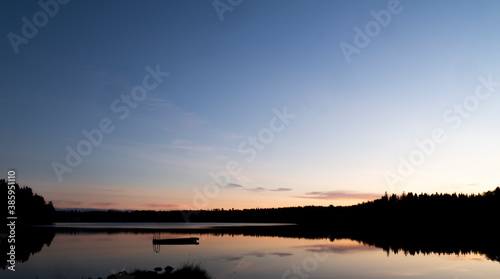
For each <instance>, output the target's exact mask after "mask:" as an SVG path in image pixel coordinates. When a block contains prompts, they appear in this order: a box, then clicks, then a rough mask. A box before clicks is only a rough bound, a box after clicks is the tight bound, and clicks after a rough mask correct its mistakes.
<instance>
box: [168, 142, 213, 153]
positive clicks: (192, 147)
mask: <svg viewBox="0 0 500 279" xmlns="http://www.w3.org/2000/svg"><path fill="white" fill-rule="evenodd" d="M172 147H173V148H177V149H184V150H188V151H198V152H212V151H214V149H213V148H211V147H208V146H204V145H200V144H197V143H195V142H192V141H189V140H183V139H176V140H173V141H172Z"/></svg>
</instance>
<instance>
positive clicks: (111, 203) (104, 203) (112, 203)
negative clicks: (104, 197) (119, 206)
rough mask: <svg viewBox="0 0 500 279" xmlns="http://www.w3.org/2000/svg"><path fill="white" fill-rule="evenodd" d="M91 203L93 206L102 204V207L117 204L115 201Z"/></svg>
mask: <svg viewBox="0 0 500 279" xmlns="http://www.w3.org/2000/svg"><path fill="white" fill-rule="evenodd" d="M90 205H92V206H102V207H105V206H112V205H115V203H114V202H94V203H91V204H90Z"/></svg>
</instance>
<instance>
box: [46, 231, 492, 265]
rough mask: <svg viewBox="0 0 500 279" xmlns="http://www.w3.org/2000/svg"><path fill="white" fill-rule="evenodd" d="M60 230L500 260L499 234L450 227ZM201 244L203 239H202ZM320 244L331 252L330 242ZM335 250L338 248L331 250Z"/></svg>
mask: <svg viewBox="0 0 500 279" xmlns="http://www.w3.org/2000/svg"><path fill="white" fill-rule="evenodd" d="M55 230H56V233H57V234H60V233H62V234H102V233H106V234H111V235H112V234H122V233H133V234H149V235H151V237H152V235H153V233H155V232H163V233H167V234H179V235H182V236H186V235H191V236H199V235H215V236H238V235H241V236H252V237H280V238H304V239H329V240H330V241H332V242H334V241H336V240H338V239H352V240H356V241H359V242H360V243H362V244H364V245H370V246H375V247H377V248H381V249H383V250H384V251H386V252H387V253H388V254H389V253H405V254H409V255H415V254H431V253H437V254H455V255H464V254H470V253H478V254H481V255H484V256H485V257H486V258H488V259H490V260H494V261H500V238H498V237H496V236H493V235H492V234H486V235H484V236H481V237H478V236H464V235H461V234H455V233H454V232H450V231H437V232H436V231H433V230H432V231H431V232H432V234H420V235H417V234H415V233H412V232H409V233H401V231H400V230H394V232H388V231H385V232H384V233H381V232H380V231H376V230H361V231H356V230H351V231H348V230H336V229H329V228H326V227H316V226H311V225H267V226H264V225H263V226H225V227H211V228H161V229H159V228H97V227H94V228H91V227H81V228H71V227H66V228H64V227H57V228H55ZM200 245H203V242H202V241H200ZM324 246H325V247H318V248H321V250H323V251H325V252H329V250H328V249H329V248H328V247H329V245H328V244H325V245H324ZM330 252H335V251H330Z"/></svg>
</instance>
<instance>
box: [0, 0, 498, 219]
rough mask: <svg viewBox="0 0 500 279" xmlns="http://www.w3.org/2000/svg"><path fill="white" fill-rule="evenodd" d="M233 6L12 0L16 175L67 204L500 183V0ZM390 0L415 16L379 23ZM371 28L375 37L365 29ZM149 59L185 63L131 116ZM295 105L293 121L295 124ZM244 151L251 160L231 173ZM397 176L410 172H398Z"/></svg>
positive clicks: (7, 97)
mask: <svg viewBox="0 0 500 279" xmlns="http://www.w3.org/2000/svg"><path fill="white" fill-rule="evenodd" d="M43 1H44V0H42V2H43ZM45 2H51V1H45ZM45 2H44V3H45ZM61 2H63V1H62V0H61ZM51 3H56V2H51ZM218 3H222V4H218V5H219V6H218V7H219V8H220V9H222V8H221V7H226V8H227V7H230V8H231V10H230V11H229V10H228V11H225V12H224V13H223V14H221V16H219V14H218V13H217V10H216V8H214V5H213V3H212V1H106V2H104V1H90V2H89V1H70V2H69V3H67V4H57V5H58V10H55V8H54V7H55V6H54V5H52V6H49V8H50V9H52V12H53V17H50V16H48V17H47V18H46V19H47V22H45V23H46V24H43V23H44V22H43V20H44V18H43V13H42V12H40V11H43V9H42V7H41V6H40V5H39V4H38V3H37V1H13V0H9V1H2V2H1V4H0V5H1V9H0V15H1V18H2V25H1V26H0V29H1V33H2V34H3V40H2V41H1V43H0V53H1V58H2V59H1V61H2V63H1V64H0V83H1V85H2V90H1V92H2V93H1V94H2V109H1V110H0V119H1V125H2V136H1V137H0V152H1V153H0V156H1V158H0V170H2V172H3V173H4V174H3V175H0V177H3V178H6V177H7V171H8V170H11V169H14V170H15V171H16V173H17V175H16V177H17V181H18V182H19V184H21V185H28V186H30V187H32V188H33V189H34V191H35V192H37V193H39V194H41V195H43V196H44V197H45V198H46V199H47V200H52V201H53V202H54V205H55V206H56V207H58V208H75V207H78V208H116V209H156V210H167V209H202V208H203V209H206V208H221V207H223V208H250V207H251V208H254V207H278V206H279V207H281V206H293V205H311V204H312V205H329V204H334V205H344V204H354V203H357V202H360V201H363V200H368V199H373V198H376V197H379V196H380V195H382V194H383V193H384V192H386V191H387V192H389V193H392V192H396V193H401V192H403V191H406V192H410V191H412V192H418V193H420V192H429V193H434V192H465V193H479V192H483V191H486V190H490V189H493V188H494V187H496V186H499V185H500V181H499V178H498V170H499V167H500V145H499V144H498V142H500V117H499V112H500V96H498V95H500V85H498V84H496V81H500V66H499V63H498V62H499V61H500V52H499V51H498V50H499V49H500V37H499V36H498V27H499V26H500V17H498V10H499V9H500V3H499V2H498V1H460V2H458V1H409V0H402V1H400V2H399V4H398V3H397V2H394V1H386V0H384V1H250V0H243V1H242V2H241V3H240V4H239V5H235V6H234V7H231V6H227V5H229V4H228V2H227V1H226V0H220V2H218ZM232 3H233V4H238V2H237V1H233V2H232ZM224 5H226V6H224ZM388 7H392V9H393V12H394V11H395V10H397V11H399V12H395V13H392V14H391V18H390V20H387V17H386V18H385V19H386V22H384V25H385V26H382V25H380V24H379V23H376V24H375V25H374V22H373V21H374V16H373V15H372V13H371V11H375V12H379V11H381V10H384V11H387V10H388V9H389V8H388ZM387 13H390V12H382V13H381V14H385V15H386V14H387ZM34 16H35V18H36V19H35V20H38V23H39V24H41V25H42V26H41V27H39V28H38V32H37V33H36V34H35V35H33V34H31V35H33V36H32V38H25V42H27V43H19V44H18V45H17V53H16V51H15V48H16V47H13V44H12V43H11V41H10V39H9V38H11V37H12V36H13V35H12V34H16V35H17V36H23V30H22V29H23V25H25V22H24V21H23V19H22V18H23V17H26V19H27V20H28V21H29V22H30V24H31V23H33V17H34ZM381 18H383V17H381ZM221 19H223V20H221ZM40 21H42V23H40ZM377 24H378V25H377ZM367 26H368V28H372V29H369V32H370V30H371V32H372V33H371V34H372V35H373V37H371V38H370V39H369V40H370V41H369V42H367V41H366V40H365V41H364V42H363V40H362V36H364V35H359V34H358V35H356V34H357V32H358V31H356V30H358V29H356V28H359V30H365V27H367ZM370 26H371V27H370ZM377 26H379V27H380V30H376V29H373V28H376V27H377ZM24 29H29V27H25V28H24ZM25 31H26V32H29V31H30V30H25ZM31 31H32V30H31ZM377 31H378V32H377ZM362 32H364V33H366V31H362ZM9 34H10V35H9ZM28 35H30V34H28ZM9 36H10V37H9ZM356 36H357V37H356ZM355 37H356V38H357V39H358V40H357V41H356V42H358V46H360V47H359V48H358V49H357V52H354V53H352V54H351V55H350V57H349V59H346V56H345V55H344V53H343V51H342V49H341V47H340V46H341V44H342V43H345V44H349V45H351V46H352V47H353V48H354V47H356V43H355ZM365 39H366V38H365ZM362 43H364V45H360V44H362ZM345 44H344V45H345ZM348 60H350V62H348ZM148 66H149V67H150V68H152V69H156V68H157V67H158V69H159V70H160V71H161V72H168V73H169V75H168V76H167V77H163V78H162V80H161V82H160V83H159V84H158V86H157V87H156V88H155V89H154V90H151V91H149V92H148V93H147V95H146V96H145V99H144V100H142V101H140V102H135V103H137V107H136V108H134V109H129V110H130V111H129V113H128V114H127V115H124V112H123V111H120V112H116V110H117V109H119V108H118V107H121V106H123V105H124V103H119V105H117V106H115V108H114V109H113V108H112V104H113V103H114V101H115V100H120V98H121V96H122V95H130V94H131V92H132V89H133V88H134V87H135V86H140V85H142V84H143V79H144V77H145V76H146V75H147V74H148V71H147V70H146V67H148ZM481 79H483V81H484V80H486V81H487V80H490V83H489V87H488V86H484V85H482V84H483V83H484V82H483V83H481V81H480V80H481ZM154 81H155V79H151V80H150V82H151V83H153V82H154ZM478 86H479V87H480V88H479V91H478V92H479V93H480V94H481V95H478V96H480V97H481V98H480V99H479V98H478V97H476V95H474V94H475V92H476V91H477V90H476V89H477V88H478ZM481 86H482V87H481ZM488 88H489V90H488ZM464 102H465V104H464ZM459 105H460V106H462V113H460V112H459V111H458V106H459ZM464 108H465V110H464ZM284 109H285V110H286V112H287V113H288V114H291V115H294V117H293V118H290V119H287V120H285V121H284V122H283V121H281V120H280V119H279V118H276V112H278V114H279V113H280V112H281V113H282V112H283V110H284ZM120 117H122V118H123V119H120ZM275 118H276V120H274V119H275ZM103 119H105V121H107V120H106V119H108V120H109V121H111V124H112V125H113V127H114V130H113V131H112V132H110V133H107V134H103V139H102V142H101V143H99V144H97V145H95V146H93V147H92V151H91V152H90V153H89V154H88V155H87V156H84V157H82V161H81V163H79V164H78V165H77V166H76V167H74V168H72V170H73V171H72V172H71V173H69V172H66V173H64V174H63V175H62V176H61V177H62V181H60V180H59V179H58V177H57V175H56V173H55V171H54V168H53V164H54V162H58V163H60V164H64V165H66V162H65V160H66V159H65V158H66V155H67V153H68V151H67V149H66V147H67V146H69V147H70V148H72V149H76V147H77V145H78V144H79V143H80V142H81V141H83V140H85V139H86V137H85V136H84V135H83V134H82V130H84V129H85V130H87V131H90V130H92V129H97V128H99V123H100V122H101V121H103ZM273 125H274V126H273ZM271 128H273V129H274V130H276V131H275V132H273V131H272V130H271ZM278 128H279V129H278ZM436 129H437V130H438V132H439V131H441V134H443V135H442V136H441V138H444V137H445V138H446V140H444V141H443V142H437V143H436V142H434V143H433V144H431V145H434V147H432V148H431V149H432V150H430V151H429V152H428V154H425V157H424V158H423V159H422V158H420V157H418V155H419V154H420V155H421V154H424V153H423V152H422V151H419V150H418V148H419V147H418V146H417V144H416V143H415V141H416V140H420V141H422V140H423V139H426V138H431V137H432V134H433V131H434V130H436ZM270 131H271V133H270ZM259 134H260V136H261V137H263V140H264V141H265V143H262V142H261V141H260V139H259ZM249 137H256V138H257V139H258V140H259V142H258V145H254V146H252V145H251V144H250V140H249ZM427 142H428V141H427ZM431 145H427V147H429V146H431ZM429 148H430V147H429ZM411 154H413V155H414V157H413V159H412V158H410V157H411ZM415 156H416V157H415ZM409 160H413V161H414V162H417V161H418V160H420V161H418V164H413V165H412V166H411V167H410V168H411V169H412V171H408V166H407V164H408V163H407V164H406V166H403V167H401V164H404V163H402V162H404V161H409ZM415 160H417V161H415ZM228 163H229V165H231V166H230V168H234V169H238V170H239V172H238V173H234V174H233V175H231V177H230V180H229V181H227V183H225V182H226V181H225V177H223V176H220V175H222V172H226V165H227V164H228ZM410 164H412V163H410ZM235 165H236V166H237V167H235ZM405 167H406V169H405ZM398 168H399V169H402V171H403V173H404V174H405V175H404V177H403V176H401V174H402V173H401V172H399V173H398ZM405 170H406V172H405ZM210 173H219V177H223V179H222V181H217V179H215V180H214V179H213V178H212V176H211V175H210ZM388 173H391V174H394V175H398V176H399V177H400V178H402V180H400V181H398V182H399V183H397V184H391V183H388V182H387V179H386V178H387V177H388ZM220 182H222V183H220ZM216 183H219V184H220V185H217V184H216Z"/></svg>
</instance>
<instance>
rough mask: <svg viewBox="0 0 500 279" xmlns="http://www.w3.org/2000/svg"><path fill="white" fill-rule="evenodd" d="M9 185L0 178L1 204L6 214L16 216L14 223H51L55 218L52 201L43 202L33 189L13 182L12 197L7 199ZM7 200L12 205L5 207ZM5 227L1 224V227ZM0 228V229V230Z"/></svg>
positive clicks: (7, 203) (19, 224)
mask: <svg viewBox="0 0 500 279" xmlns="http://www.w3.org/2000/svg"><path fill="white" fill-rule="evenodd" d="M8 187H9V185H8V183H7V181H6V180H5V179H0V189H2V191H1V194H0V197H2V200H3V201H4V202H3V203H2V205H3V206H4V210H6V214H7V216H16V217H17V219H16V225H17V226H23V225H42V224H51V223H53V222H54V220H55V213H56V212H55V209H54V206H53V205H52V202H45V199H44V198H43V197H42V196H40V195H38V194H36V193H33V190H32V189H31V188H30V187H28V186H24V187H19V185H18V184H14V194H13V195H11V196H13V197H14V198H11V199H8V189H9V188H8ZM9 202H10V203H11V205H12V206H13V207H10V208H9V207H7V206H8V205H9ZM3 229H6V228H4V227H3V226H2V229H1V230H3ZM1 230H0V231H1Z"/></svg>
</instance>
